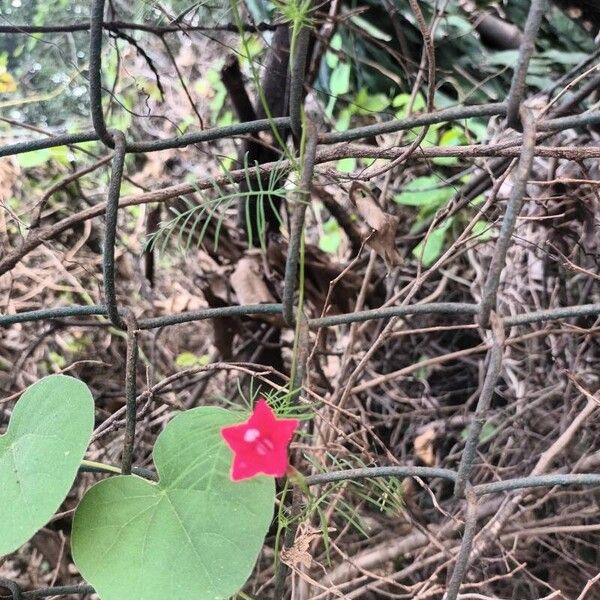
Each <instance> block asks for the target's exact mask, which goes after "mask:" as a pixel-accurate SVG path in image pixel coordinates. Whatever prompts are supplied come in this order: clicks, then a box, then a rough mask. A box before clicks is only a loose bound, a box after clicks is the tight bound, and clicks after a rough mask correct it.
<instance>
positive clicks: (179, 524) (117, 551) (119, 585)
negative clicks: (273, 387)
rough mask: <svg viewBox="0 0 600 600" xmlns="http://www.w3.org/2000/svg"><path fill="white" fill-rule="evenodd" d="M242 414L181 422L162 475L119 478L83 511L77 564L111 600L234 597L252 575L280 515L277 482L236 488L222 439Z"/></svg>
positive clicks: (74, 541) (161, 464) (192, 415)
mask: <svg viewBox="0 0 600 600" xmlns="http://www.w3.org/2000/svg"><path fill="white" fill-rule="evenodd" d="M240 420H241V418H240V416H239V414H236V413H232V412H229V411H227V410H224V409H221V408H215V407H201V408H195V409H192V410H189V411H186V412H184V413H182V414H180V415H178V416H177V417H175V419H173V420H172V421H171V422H170V423H169V424H168V425H167V426H166V427H165V429H164V431H163V432H162V433H161V434H160V436H159V437H158V440H157V441H156V445H155V446H154V450H153V457H154V464H155V465H156V469H157V471H158V474H159V476H160V481H159V483H152V482H149V481H146V480H144V479H141V478H139V477H136V476H135V475H128V476H117V477H111V478H110V479H106V480H104V481H101V482H100V483H97V484H96V485H95V486H94V487H92V488H91V489H90V490H89V491H88V492H87V494H86V495H85V496H84V498H83V500H82V501H81V503H80V505H79V507H78V508H77V511H76V513H75V517H74V521H73V532H72V536H71V548H72V552H73V558H74V560H75V564H76V565H77V567H78V568H79V570H80V571H81V574H82V575H83V577H84V578H85V579H86V580H87V581H89V582H90V583H91V584H92V585H93V586H94V587H95V589H96V591H97V593H98V594H99V595H100V597H101V598H102V600H125V599H126V598H132V599H133V598H135V600H164V599H165V598H169V600H179V599H182V600H183V599H185V600H188V599H193V600H204V599H209V598H210V599H218V598H229V597H230V596H231V595H232V594H234V593H235V592H236V591H237V590H239V589H240V588H241V587H242V586H243V584H244V582H245V581H246V580H247V579H248V577H249V576H250V573H251V572H252V569H253V567H254V563H255V562H256V559H257V556H258V554H259V552H260V550H261V548H262V544H263V542H264V539H265V535H266V534H267V530H268V528H269V524H270V522H271V519H272V517H273V507H274V502H275V482H274V480H273V479H272V478H269V477H263V476H259V477H256V478H254V479H249V480H246V481H242V482H232V481H231V480H230V476H229V472H230V465H231V460H232V455H231V451H230V450H229V448H228V447H227V446H226V445H225V442H224V441H223V440H222V438H221V435H220V429H221V428H222V427H224V426H226V425H231V424H234V423H237V422H240Z"/></svg>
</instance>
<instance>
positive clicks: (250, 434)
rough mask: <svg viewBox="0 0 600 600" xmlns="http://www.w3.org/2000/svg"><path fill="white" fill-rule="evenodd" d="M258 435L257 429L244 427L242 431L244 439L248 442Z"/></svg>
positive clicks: (255, 438) (253, 440) (254, 439)
mask: <svg viewBox="0 0 600 600" xmlns="http://www.w3.org/2000/svg"><path fill="white" fill-rule="evenodd" d="M259 437H260V431H259V430H258V429H246V431H245V432H244V441H245V442H248V443H252V442H255V441H256V440H257V439H258V438H259Z"/></svg>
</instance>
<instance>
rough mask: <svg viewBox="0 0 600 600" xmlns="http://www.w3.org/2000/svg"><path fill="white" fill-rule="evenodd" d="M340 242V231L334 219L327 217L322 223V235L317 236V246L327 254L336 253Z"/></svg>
mask: <svg viewBox="0 0 600 600" xmlns="http://www.w3.org/2000/svg"><path fill="white" fill-rule="evenodd" d="M341 243H342V232H341V231H340V226H339V225H338V222H337V221H336V220H335V219H333V218H332V219H328V220H327V221H326V222H325V223H324V224H323V235H322V236H321V237H320V238H319V248H320V249H321V250H322V251H323V252H327V253H328V254H336V253H337V251H338V248H339V247H340V244H341Z"/></svg>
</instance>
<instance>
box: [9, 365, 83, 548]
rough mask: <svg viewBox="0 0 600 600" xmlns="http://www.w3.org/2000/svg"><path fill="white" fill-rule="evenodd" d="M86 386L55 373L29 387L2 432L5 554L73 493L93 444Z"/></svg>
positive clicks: (24, 539) (38, 526)
mask: <svg viewBox="0 0 600 600" xmlns="http://www.w3.org/2000/svg"><path fill="white" fill-rule="evenodd" d="M93 426H94V401H93V399H92V395H91V394H90V391H89V390H88V388H87V386H86V385H85V384H84V383H82V382H81V381H78V380H77V379H74V378H73V377H67V376H66V375H50V376H49V377H44V378H43V379H40V380H39V381H37V382H36V383H34V384H33V385H32V386H30V387H29V388H27V390H26V391H25V393H24V394H23V395H22V396H21V398H20V399H19V401H18V402H17V404H16V405H15V408H14V410H13V412H12V415H11V418H10V422H9V424H8V429H7V431H6V433H5V434H4V435H2V436H0V523H2V526H1V527H0V556H1V555H4V554H8V553H10V552H14V551H15V550H16V549H17V548H19V546H22V545H23V544H24V543H25V542H26V541H27V540H28V539H29V538H31V537H32V536H33V534H34V533H35V532H36V531H37V530H38V529H40V527H43V526H44V525H45V524H46V523H47V522H48V520H49V519H50V518H51V517H52V515H53V514H54V513H55V512H56V510H57V509H58V507H59V506H60V505H61V504H62V502H63V500H64V499H65V497H66V496H67V494H68V493H69V490H70V489H71V485H73V481H74V479H75V476H76V475H77V470H78V468H79V465H80V463H81V459H82V458H83V456H84V454H85V451H86V449H87V447H88V444H89V442H90V437H91V435H92V428H93Z"/></svg>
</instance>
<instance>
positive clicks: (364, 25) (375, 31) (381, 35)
mask: <svg viewBox="0 0 600 600" xmlns="http://www.w3.org/2000/svg"><path fill="white" fill-rule="evenodd" d="M350 20H351V21H352V22H353V23H354V24H355V25H356V26H358V27H360V28H361V29H362V30H363V31H366V32H367V33H368V34H369V35H370V36H371V37H374V38H375V39H376V40H381V41H383V42H391V41H392V36H391V35H389V34H388V33H385V32H384V31H381V29H379V28H377V27H375V25H373V23H371V22H369V21H367V20H366V19H363V18H362V17H361V16H359V15H352V16H351V17H350Z"/></svg>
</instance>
